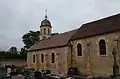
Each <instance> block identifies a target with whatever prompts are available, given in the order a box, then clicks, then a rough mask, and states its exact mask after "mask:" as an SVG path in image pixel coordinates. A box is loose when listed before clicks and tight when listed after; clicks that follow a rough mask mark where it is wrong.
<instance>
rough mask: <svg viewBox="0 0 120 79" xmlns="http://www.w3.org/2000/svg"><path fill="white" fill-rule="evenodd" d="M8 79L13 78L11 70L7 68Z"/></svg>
mask: <svg viewBox="0 0 120 79" xmlns="http://www.w3.org/2000/svg"><path fill="white" fill-rule="evenodd" d="M6 77H7V78H11V68H9V67H8V68H7V74H6Z"/></svg>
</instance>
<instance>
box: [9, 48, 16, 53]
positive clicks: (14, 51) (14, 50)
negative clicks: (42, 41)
mask: <svg viewBox="0 0 120 79" xmlns="http://www.w3.org/2000/svg"><path fill="white" fill-rule="evenodd" d="M9 52H11V53H17V47H11V48H10V49H9Z"/></svg>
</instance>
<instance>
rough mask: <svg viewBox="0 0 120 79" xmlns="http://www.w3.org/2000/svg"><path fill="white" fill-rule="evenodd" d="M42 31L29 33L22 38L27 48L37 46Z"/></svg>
mask: <svg viewBox="0 0 120 79" xmlns="http://www.w3.org/2000/svg"><path fill="white" fill-rule="evenodd" d="M39 34H40V31H31V30H30V31H29V32H28V33H26V34H24V35H23V36H22V39H23V43H24V44H25V46H24V47H25V48H27V49H28V48H30V47H31V46H32V45H33V44H35V43H36V42H37V41H38V40H39Z"/></svg>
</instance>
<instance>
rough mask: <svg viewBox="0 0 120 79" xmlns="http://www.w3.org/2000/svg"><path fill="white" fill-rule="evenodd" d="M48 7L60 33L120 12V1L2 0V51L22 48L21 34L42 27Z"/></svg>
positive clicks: (0, 35)
mask: <svg viewBox="0 0 120 79" xmlns="http://www.w3.org/2000/svg"><path fill="white" fill-rule="evenodd" d="M45 9H47V10H48V19H49V20H50V21H51V23H52V27H53V28H52V29H53V32H59V33H61V32H65V31H69V30H72V29H76V28H79V27H80V26H81V25H82V24H84V23H87V22H91V21H94V20H97V19H100V18H104V17H107V16H111V15H114V14H117V13H119V12H120V0H0V50H8V49H9V48H10V47H11V46H16V47H17V48H18V49H20V48H21V47H23V43H22V38H21V37H22V35H23V34H24V33H27V32H28V31H29V30H34V31H36V30H39V25H40V21H41V20H43V19H44V15H45Z"/></svg>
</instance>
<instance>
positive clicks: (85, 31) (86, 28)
mask: <svg viewBox="0 0 120 79" xmlns="http://www.w3.org/2000/svg"><path fill="white" fill-rule="evenodd" d="M117 31H120V14H116V15H112V16H110V17H107V18H103V19H100V20H97V21H93V22H90V23H86V24H83V25H82V26H81V28H79V30H78V31H77V32H76V33H75V34H74V35H73V36H72V38H71V40H75V39H82V38H86V37H91V36H96V35H102V34H106V33H112V32H117Z"/></svg>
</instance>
